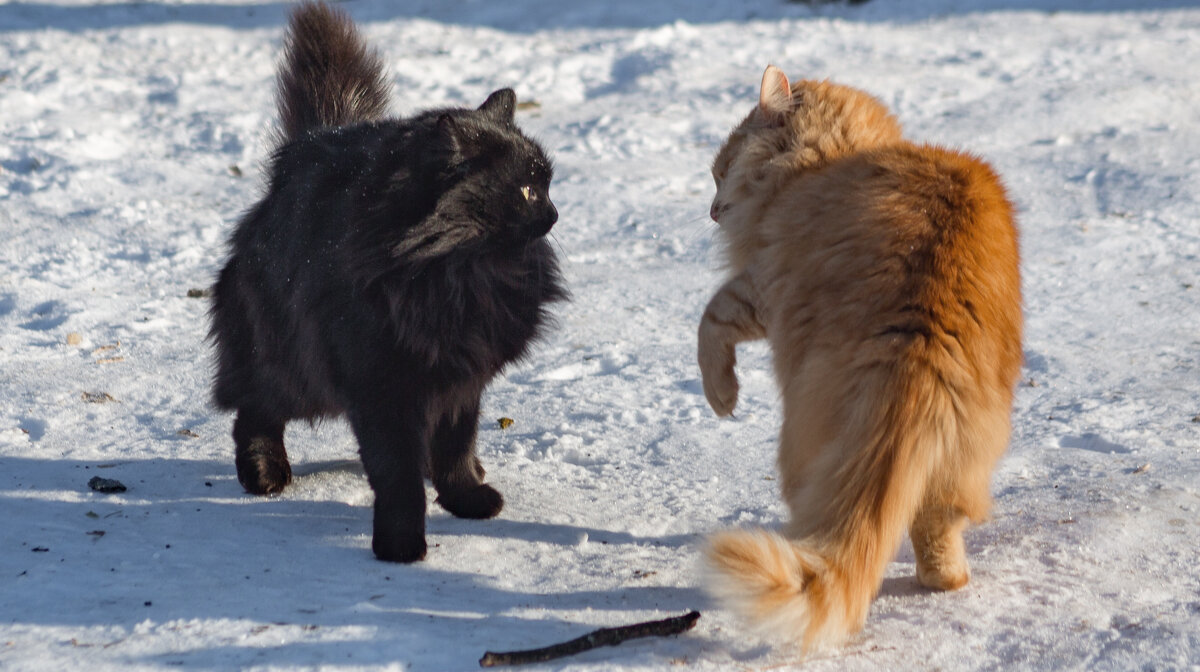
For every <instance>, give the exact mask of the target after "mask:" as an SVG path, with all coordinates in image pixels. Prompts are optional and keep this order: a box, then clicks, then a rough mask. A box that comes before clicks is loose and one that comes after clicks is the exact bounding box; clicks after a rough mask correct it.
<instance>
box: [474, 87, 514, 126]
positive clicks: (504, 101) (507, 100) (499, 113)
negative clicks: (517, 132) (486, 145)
mask: <svg viewBox="0 0 1200 672" xmlns="http://www.w3.org/2000/svg"><path fill="white" fill-rule="evenodd" d="M516 109H517V94H516V93H515V92H514V91H513V90H512V89H500V90H498V91H494V92H492V95H490V96H488V99H487V100H485V101H483V105H480V106H479V111H480V112H483V113H484V114H487V115H488V116H490V117H492V118H493V119H495V120H496V121H501V122H509V123H512V120H513V113H514V112H516Z"/></svg>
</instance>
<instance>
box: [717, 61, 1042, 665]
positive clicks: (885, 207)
mask: <svg viewBox="0 0 1200 672" xmlns="http://www.w3.org/2000/svg"><path fill="white" fill-rule="evenodd" d="M713 177H714V179H715V180H716V185H717V195H716V197H715V199H714V200H713V204H712V211H711V214H712V217H713V219H714V220H716V221H717V222H718V224H719V225H720V230H721V232H722V234H723V238H724V239H725V242H726V243H727V247H728V258H729V259H728V261H729V266H730V270H731V273H730V278H729V280H728V282H726V283H725V285H724V286H722V287H721V289H720V290H719V291H718V292H717V293H716V295H714V296H713V298H712V300H711V301H710V302H709V304H708V307H707V308H706V309H705V311H704V317H703V318H702V320H701V323H700V330H699V349H698V350H699V352H698V358H699V363H700V369H701V371H702V373H703V378H704V393H705V396H706V397H707V398H708V402H709V404H710V405H711V406H712V408H713V410H714V411H716V412H717V414H718V415H722V416H724V415H728V414H730V413H731V412H732V411H733V408H734V405H735V404H736V403H737V392H738V383H737V378H736V376H735V374H734V364H735V345H736V344H737V343H739V342H741V341H746V340H752V339H758V338H766V339H768V340H769V342H770V344H771V350H772V353H773V356H774V365H775V374H776V379H777V380H778V383H779V387H780V390H781V393H782V397H783V417H784V420H783V428H782V431H781V432H780V437H779V470H780V474H781V478H780V482H781V487H782V494H783V498H784V500H785V501H786V502H787V505H788V507H789V509H790V511H791V520H790V521H789V522H788V523H787V525H786V526H785V527H784V529H783V534H782V535H780V534H776V533H774V532H769V531H763V530H759V531H750V530H738V531H726V532H721V533H718V534H716V535H715V536H713V537H712V538H711V539H710V542H709V546H708V548H707V550H706V561H707V568H708V571H709V575H708V580H707V587H708V589H709V590H710V591H711V592H712V593H713V594H714V595H715V596H716V597H717V598H718V599H719V600H720V601H721V602H722V603H723V604H725V605H727V606H729V607H731V608H733V609H734V610H735V611H737V612H739V613H740V614H741V615H743V616H744V617H745V618H747V619H748V620H749V621H751V622H752V623H753V624H755V625H756V626H758V628H759V629H760V631H762V632H763V633H764V634H766V635H768V636H771V637H773V638H776V639H783V640H787V641H790V642H796V643H798V644H800V646H801V647H802V648H804V649H813V648H824V647H828V646H830V645H836V644H838V643H840V642H842V641H843V640H844V639H845V638H846V637H847V636H848V635H850V634H852V633H855V632H857V631H858V630H859V629H860V628H861V627H862V625H863V622H864V621H865V620H866V616H867V612H868V610H869V608H870V604H871V601H872V599H873V598H874V596H875V593H876V592H877V591H878V589H879V586H880V583H881V581H882V577H883V572H884V569H885V568H886V566H887V563H888V562H889V561H890V560H891V559H892V557H893V556H894V555H895V553H896V550H897V547H898V546H899V544H900V542H901V539H902V535H903V534H904V532H905V531H908V532H909V533H910V534H911V536H912V542H913V549H914V551H915V553H916V561H917V575H918V579H919V580H920V582H921V583H922V584H923V585H925V586H928V587H930V588H935V589H940V590H954V589H956V588H960V587H962V586H963V585H964V584H966V583H967V581H968V579H969V577H970V573H969V570H968V567H967V559H966V555H965V551H964V548H963V539H962V532H963V529H964V528H965V527H966V525H967V522H968V521H976V522H978V521H980V520H982V519H984V518H985V517H986V516H987V514H988V511H989V509H990V506H991V497H990V495H989V492H988V489H989V482H990V479H991V473H992V470H993V468H994V466H995V464H996V461H997V459H999V457H1000V455H1001V454H1002V453H1003V452H1004V450H1005V448H1006V446H1007V444H1008V439H1009V431H1010V420H1009V415H1010V413H1011V410H1012V395H1013V386H1014V384H1015V382H1016V379H1017V375H1018V372H1019V369H1020V366H1021V358H1022V354H1021V323H1022V316H1021V283H1020V272H1019V268H1018V249H1017V230H1016V227H1015V224H1014V222H1013V208H1012V205H1011V204H1010V203H1009V201H1008V199H1007V197H1006V195H1005V191H1004V187H1003V186H1002V185H1001V184H1000V181H999V179H998V178H997V176H996V174H995V173H994V172H992V170H991V168H990V167H989V166H988V165H987V164H985V163H984V162H982V161H981V160H979V159H978V158H975V157H973V156H971V155H968V154H964V153H961V152H956V151H952V150H948V149H943V148H940V147H935V146H931V145H917V144H913V143H911V142H908V141H906V140H904V139H903V138H902V137H901V131H900V125H899V124H898V123H897V121H896V120H895V118H894V117H893V116H892V115H891V114H890V113H889V112H888V110H887V108H886V107H884V105H883V104H881V103H880V102H879V101H878V100H876V99H875V98H873V97H871V96H869V95H867V94H865V93H863V92H861V91H858V90H855V89H852V88H848V87H845V86H839V85H837V84H832V83H829V82H817V81H800V82H796V83H795V84H791V83H789V82H788V79H787V77H786V76H785V75H784V74H783V72H782V71H780V70H779V69H778V68H776V67H774V66H769V67H768V68H767V70H766V72H765V73H764V74H763V80H762V89H761V92H760V95H759V102H758V106H757V107H756V108H755V109H754V110H753V111H752V112H751V113H750V115H749V116H747V117H746V119H745V120H744V121H743V122H742V123H741V124H740V125H739V126H738V127H737V128H735V129H734V131H733V132H732V134H731V135H730V136H729V139H728V140H727V141H726V143H725V145H724V146H723V147H722V148H721V150H720V152H719V153H718V154H717V157H716V159H715V160H714V162H713Z"/></svg>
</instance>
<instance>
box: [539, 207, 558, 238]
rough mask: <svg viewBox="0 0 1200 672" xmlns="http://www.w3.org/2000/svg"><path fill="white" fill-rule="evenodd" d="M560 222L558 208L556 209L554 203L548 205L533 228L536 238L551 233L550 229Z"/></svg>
mask: <svg viewBox="0 0 1200 672" xmlns="http://www.w3.org/2000/svg"><path fill="white" fill-rule="evenodd" d="M557 221H558V208H556V207H554V204H553V203H549V202H548V203H546V209H545V210H543V211H542V215H541V217H538V219H537V222H536V223H535V224H534V226H533V229H534V231H533V234H534V237H535V238H541V237H542V236H544V235H546V234H547V233H550V229H552V228H553V227H554V223H555V222H557Z"/></svg>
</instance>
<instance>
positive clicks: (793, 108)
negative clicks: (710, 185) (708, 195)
mask: <svg viewBox="0 0 1200 672" xmlns="http://www.w3.org/2000/svg"><path fill="white" fill-rule="evenodd" d="M900 140H901V132H900V125H899V124H898V123H897V122H896V120H895V118H894V117H893V116H892V115H891V114H890V113H889V112H888V110H887V108H886V107H885V106H884V105H883V104H882V103H880V102H879V101H878V100H876V99H875V98H873V97H871V96H870V95H868V94H866V93H863V92H862V91H858V90H857V89H852V88H849V87H845V86H839V85H836V84H832V83H829V82H817V81H811V80H803V81H799V82H796V83H795V84H792V83H790V82H789V81H788V78H787V76H785V75H784V74H783V71H781V70H780V69H779V68H776V67H775V66H773V65H772V66H767V69H766V72H764V73H763V79H762V86H761V88H760V90H759V100H758V105H757V106H756V107H755V108H754V110H753V111H751V112H750V114H749V115H748V116H747V117H746V118H745V119H744V120H743V121H742V123H741V124H739V125H738V126H737V128H735V129H734V130H733V132H732V133H730V135H729V138H728V140H726V141H725V144H724V145H723V146H722V147H721V149H720V151H718V152H717V155H716V158H715V159H714V160H713V165H712V176H713V181H714V182H715V183H716V186H717V193H716V195H715V196H714V197H713V202H712V206H711V208H710V210H709V214H710V216H711V217H712V218H713V220H714V221H716V222H717V223H718V224H720V225H721V226H722V228H728V227H730V226H735V225H737V223H738V221H739V220H740V219H742V218H744V216H745V215H746V214H747V213H746V212H745V211H746V210H747V208H749V207H750V206H753V205H754V204H755V203H760V202H761V200H762V199H769V198H770V197H771V196H773V195H774V193H776V191H777V190H778V189H780V188H782V184H783V183H784V181H785V180H786V179H787V178H788V177H792V176H795V175H797V174H799V173H802V172H804V171H809V170H816V169H819V168H820V167H821V166H823V165H825V164H827V163H828V162H829V161H832V160H835V159H837V158H839V157H842V156H846V155H848V154H852V153H855V152H861V151H866V150H869V149H872V148H875V147H880V146H884V145H888V144H893V143H896V142H900Z"/></svg>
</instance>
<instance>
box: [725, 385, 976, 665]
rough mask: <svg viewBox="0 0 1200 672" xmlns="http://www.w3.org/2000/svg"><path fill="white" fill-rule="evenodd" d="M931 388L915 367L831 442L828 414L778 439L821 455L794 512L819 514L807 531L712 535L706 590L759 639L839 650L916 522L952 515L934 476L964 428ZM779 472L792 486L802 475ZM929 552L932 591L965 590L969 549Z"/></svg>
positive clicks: (879, 392) (794, 449) (864, 401)
mask: <svg viewBox="0 0 1200 672" xmlns="http://www.w3.org/2000/svg"><path fill="white" fill-rule="evenodd" d="M914 373H915V374H916V375H913V374H914ZM931 378H932V376H929V375H921V374H920V373H916V372H914V371H912V370H911V369H910V371H909V372H908V373H907V374H902V375H884V376H880V377H876V379H875V380H874V381H872V382H874V383H875V384H874V385H870V384H868V385H867V386H866V387H867V388H871V387H873V388H874V389H873V390H872V391H871V392H866V393H863V394H862V395H861V396H860V397H859V398H858V400H857V402H856V404H855V406H857V408H854V409H852V411H851V412H850V414H849V416H841V418H843V419H845V418H846V417H850V418H855V419H857V420H865V421H866V422H860V423H855V422H850V423H846V424H842V425H841V427H840V428H839V429H837V430H834V431H833V432H831V433H828V434H826V433H825V432H823V431H822V429H821V428H822V427H830V426H831V424H830V422H829V420H831V418H829V417H828V416H827V417H826V418H825V420H826V422H824V423H822V422H821V419H819V418H817V417H814V416H813V415H811V414H805V415H807V416H808V417H805V418H801V419H800V420H801V422H800V423H797V424H798V425H799V426H803V425H804V424H808V423H812V424H811V425H809V429H808V431H795V427H796V426H797V424H792V426H791V427H789V426H788V425H789V424H791V423H787V422H785V427H784V433H783V436H782V439H781V440H782V441H784V442H785V443H787V442H790V443H793V444H795V445H793V446H791V447H789V448H790V450H785V451H784V453H783V454H784V455H787V454H806V455H810V456H813V457H812V459H811V460H808V461H807V469H806V473H805V476H804V481H805V484H804V486H803V487H800V488H797V489H795V491H794V495H793V497H794V498H795V500H796V501H790V502H789V504H790V505H791V506H792V510H793V511H807V512H809V513H810V514H811V515H809V516H806V517H805V519H804V521H803V523H798V522H796V521H793V523H792V525H791V526H790V527H789V528H788V529H787V530H786V534H787V536H784V535H781V534H778V533H775V532H771V531H767V530H733V531H725V532H721V533H718V534H716V535H714V536H713V537H711V538H710V540H709V545H708V548H707V551H706V560H707V569H708V577H707V582H706V583H707V588H708V590H709V592H711V593H712V594H713V595H714V596H715V597H716V598H717V599H718V600H719V601H720V602H721V603H722V604H723V605H724V606H726V607H727V608H730V609H731V610H733V611H734V612H736V613H738V614H739V615H740V616H742V617H743V618H745V619H746V620H747V621H749V622H750V623H751V624H752V625H753V626H754V627H755V628H756V629H757V630H758V631H759V632H760V633H761V634H763V635H765V636H767V637H769V638H771V639H773V640H777V641H789V642H798V643H800V645H801V646H802V648H804V649H805V650H813V649H818V650H819V649H824V648H829V647H832V646H835V645H837V644H840V643H842V641H843V640H844V639H845V638H846V637H847V636H848V635H850V634H852V633H854V632H857V631H858V630H859V629H860V628H861V627H862V625H863V623H864V621H865V620H866V617H867V612H868V611H869V609H870V605H871V601H872V599H873V598H874V596H875V593H876V591H877V590H878V588H879V585H880V583H881V581H882V578H883V573H884V569H885V568H886V567H887V564H888V562H890V561H891V559H892V557H893V556H894V555H895V552H896V549H897V547H898V546H899V544H900V541H901V539H902V537H903V535H904V534H905V533H906V532H907V531H908V529H909V526H910V525H912V524H913V523H914V519H915V518H916V519H919V518H929V517H930V516H931V514H930V513H927V512H926V511H925V509H927V508H928V509H931V510H933V511H938V510H944V509H945V508H947V507H949V506H953V504H952V503H950V502H943V501H939V500H941V499H943V498H942V497H940V496H939V495H938V490H940V488H938V487H930V486H931V485H932V481H933V480H934V479H931V475H932V474H933V473H934V472H935V470H936V468H937V467H938V466H939V463H940V462H941V460H942V459H943V457H944V456H945V455H946V449H945V448H946V441H947V438H948V436H947V435H948V433H950V432H954V431H955V427H956V425H957V423H955V422H954V419H953V413H954V411H953V409H952V407H951V405H950V404H948V403H943V402H942V401H940V400H943V399H944V398H945V395H944V393H943V391H942V390H940V389H938V388H939V386H938V384H937V383H936V382H935V381H934V380H931ZM888 379H890V381H891V382H887V380H888ZM898 381H902V382H898ZM858 389H859V391H860V392H864V391H865V390H864V388H858ZM826 391H828V388H826ZM872 392H873V393H872ZM880 401H882V402H883V403H882V404H879V403H878V402H880ZM876 404H878V405H876ZM818 406H820V405H819V404H818ZM808 407H809V408H811V407H812V404H811V403H809V404H808ZM824 410H829V407H828V406H826V407H825V409H824ZM819 412H820V411H819V410H818V413H819ZM872 416H874V417H875V421H874V422H871V421H870V420H869V418H871V417H872ZM814 428H815V429H814ZM822 434H824V437H822ZM805 444H807V445H805ZM781 466H782V467H783V476H784V479H785V480H786V479H788V477H789V472H792V473H795V472H794V471H793V470H790V469H788V465H786V464H784V465H781ZM786 489H787V485H786V483H785V491H786ZM918 510H920V515H918V513H919V511H918ZM932 515H933V516H935V517H936V513H934V514H932ZM801 525H802V526H801ZM939 533H940V530H935V532H934V535H933V536H939V537H941V536H942V535H941V534H939ZM947 538H950V539H953V536H950V537H947ZM921 550H924V551H930V552H927V553H925V558H924V562H922V560H921V559H919V560H918V564H919V565H924V566H925V568H926V569H927V570H928V571H929V572H932V573H933V574H937V575H938V576H937V577H935V578H934V581H935V582H936V581H940V582H941V584H942V585H940V586H939V587H943V588H957V587H960V586H961V585H962V584H964V583H966V581H967V567H966V564H965V558H963V557H962V555H961V548H958V549H945V551H946V552H944V553H942V552H941V551H940V549H937V548H932V547H930V545H928V544H926V545H925V546H924V547H923V548H922V549H921ZM939 555H940V556H944V557H941V558H939V557H938V556H939ZM939 560H944V561H948V562H939Z"/></svg>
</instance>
